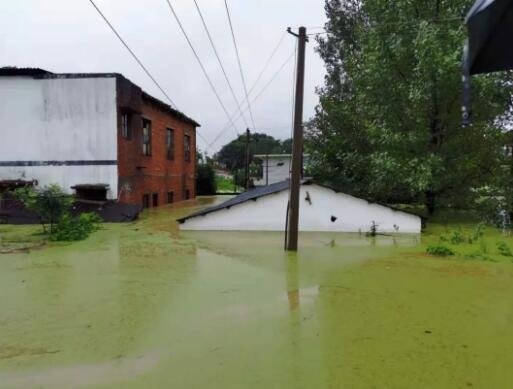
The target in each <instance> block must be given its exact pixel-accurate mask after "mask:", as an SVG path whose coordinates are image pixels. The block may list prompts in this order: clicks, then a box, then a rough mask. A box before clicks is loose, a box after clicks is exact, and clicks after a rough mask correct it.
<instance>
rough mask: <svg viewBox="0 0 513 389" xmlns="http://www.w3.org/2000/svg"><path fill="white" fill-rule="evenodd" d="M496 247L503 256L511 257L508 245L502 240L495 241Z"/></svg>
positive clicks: (512, 254)
mask: <svg viewBox="0 0 513 389" xmlns="http://www.w3.org/2000/svg"><path fill="white" fill-rule="evenodd" d="M497 249H498V250H499V254H500V255H502V256H503V257H513V253H512V252H511V250H510V248H509V247H508V245H507V244H506V243H504V242H499V243H497Z"/></svg>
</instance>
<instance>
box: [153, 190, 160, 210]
mask: <svg viewBox="0 0 513 389" xmlns="http://www.w3.org/2000/svg"><path fill="white" fill-rule="evenodd" d="M152 202H153V206H154V207H158V206H159V194H158V193H153V196H152Z"/></svg>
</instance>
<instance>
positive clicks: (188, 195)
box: [185, 189, 191, 200]
mask: <svg viewBox="0 0 513 389" xmlns="http://www.w3.org/2000/svg"><path fill="white" fill-rule="evenodd" d="M190 198H191V191H190V190H189V189H186V190H185V200H189V199H190Z"/></svg>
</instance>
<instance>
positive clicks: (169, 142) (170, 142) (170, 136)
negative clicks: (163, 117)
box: [166, 128, 175, 161]
mask: <svg viewBox="0 0 513 389" xmlns="http://www.w3.org/2000/svg"><path fill="white" fill-rule="evenodd" d="M166 134H167V136H166V148H167V159H168V160H170V161H172V160H174V159H175V131H174V130H173V129H172V128H168V129H167V131H166Z"/></svg>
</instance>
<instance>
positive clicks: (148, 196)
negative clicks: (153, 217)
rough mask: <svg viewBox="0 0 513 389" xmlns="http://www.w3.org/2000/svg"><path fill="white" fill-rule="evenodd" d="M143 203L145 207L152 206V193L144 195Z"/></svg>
mask: <svg viewBox="0 0 513 389" xmlns="http://www.w3.org/2000/svg"><path fill="white" fill-rule="evenodd" d="M142 205H143V208H149V207H150V195H148V194H145V195H143V198H142Z"/></svg>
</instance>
